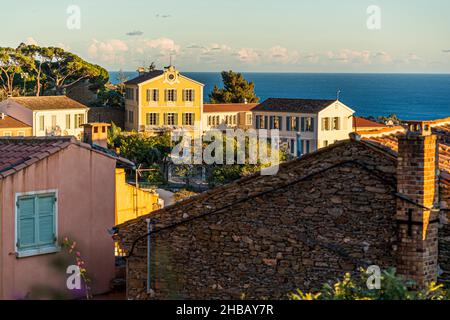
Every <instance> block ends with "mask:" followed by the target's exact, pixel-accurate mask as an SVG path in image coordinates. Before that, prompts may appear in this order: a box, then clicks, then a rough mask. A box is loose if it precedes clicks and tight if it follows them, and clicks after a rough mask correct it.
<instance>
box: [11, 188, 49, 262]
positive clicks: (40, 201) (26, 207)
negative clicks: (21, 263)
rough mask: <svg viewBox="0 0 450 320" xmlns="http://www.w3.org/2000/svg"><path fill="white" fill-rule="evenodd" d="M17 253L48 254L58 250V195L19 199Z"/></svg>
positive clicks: (38, 195)
mask: <svg viewBox="0 0 450 320" xmlns="http://www.w3.org/2000/svg"><path fill="white" fill-rule="evenodd" d="M16 218H17V220H16V224H17V227H16V230H17V243H16V247H17V251H18V253H21V252H26V251H35V254H39V253H46V251H45V249H51V248H56V195H55V194H54V193H48V194H37V195H27V196H22V197H19V198H18V199H17V217H16Z"/></svg>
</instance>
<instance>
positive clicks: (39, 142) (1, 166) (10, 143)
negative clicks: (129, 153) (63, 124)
mask: <svg viewBox="0 0 450 320" xmlns="http://www.w3.org/2000/svg"><path fill="white" fill-rule="evenodd" d="M72 144H73V145H77V146H79V147H81V148H85V149H88V150H91V151H92V152H96V153H100V154H102V155H104V156H106V157H109V158H113V159H115V160H116V161H118V162H120V163H123V164H125V165H127V166H134V164H133V163H132V162H131V161H129V160H127V159H124V158H122V157H119V156H118V155H116V154H115V153H114V152H113V151H111V150H107V149H103V148H100V147H97V146H94V147H92V146H90V145H88V144H85V143H81V142H79V141H77V140H76V139H75V138H74V137H21V138H16V137H14V138H10V137H8V138H0V178H2V177H3V178H4V177H6V176H8V175H11V174H14V173H16V172H18V171H20V170H22V169H24V168H26V167H28V166H30V165H32V164H34V163H36V162H38V161H41V160H42V159H45V158H47V157H48V156H50V155H52V154H55V153H57V152H59V151H61V150H62V149H65V148H66V147H68V146H69V145H72Z"/></svg>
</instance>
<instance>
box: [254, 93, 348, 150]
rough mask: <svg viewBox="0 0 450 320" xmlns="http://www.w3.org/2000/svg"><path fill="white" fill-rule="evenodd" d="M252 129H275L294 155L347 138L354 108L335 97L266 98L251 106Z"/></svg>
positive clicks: (283, 143) (282, 142)
mask: <svg viewBox="0 0 450 320" xmlns="http://www.w3.org/2000/svg"><path fill="white" fill-rule="evenodd" d="M252 113H253V121H254V127H255V128H256V129H279V130H280V140H281V144H282V145H284V146H285V147H287V148H288V150H289V151H290V153H291V154H292V155H294V156H301V155H302V154H306V153H310V152H313V151H316V150H318V149H320V148H323V147H327V146H328V145H330V144H333V143H335V142H337V141H340V140H346V139H348V138H349V134H350V133H351V132H352V124H353V114H354V113H355V111H353V110H352V109H350V108H349V107H347V106H346V105H345V104H343V103H342V102H340V101H338V100H310V99H273V98H272V99H268V100H266V101H264V102H263V103H261V104H259V105H258V106H256V107H255V108H253V109H252Z"/></svg>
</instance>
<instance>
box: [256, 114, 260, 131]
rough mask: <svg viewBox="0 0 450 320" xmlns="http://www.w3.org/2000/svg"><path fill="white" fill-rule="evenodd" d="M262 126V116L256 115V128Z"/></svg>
mask: <svg viewBox="0 0 450 320" xmlns="http://www.w3.org/2000/svg"><path fill="white" fill-rule="evenodd" d="M260 128H261V116H256V129H260Z"/></svg>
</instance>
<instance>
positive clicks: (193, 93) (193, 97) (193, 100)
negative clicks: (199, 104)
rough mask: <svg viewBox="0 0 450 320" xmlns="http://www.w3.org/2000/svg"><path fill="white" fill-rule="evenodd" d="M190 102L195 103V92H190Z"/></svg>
mask: <svg viewBox="0 0 450 320" xmlns="http://www.w3.org/2000/svg"><path fill="white" fill-rule="evenodd" d="M192 102H195V90H192Z"/></svg>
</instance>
